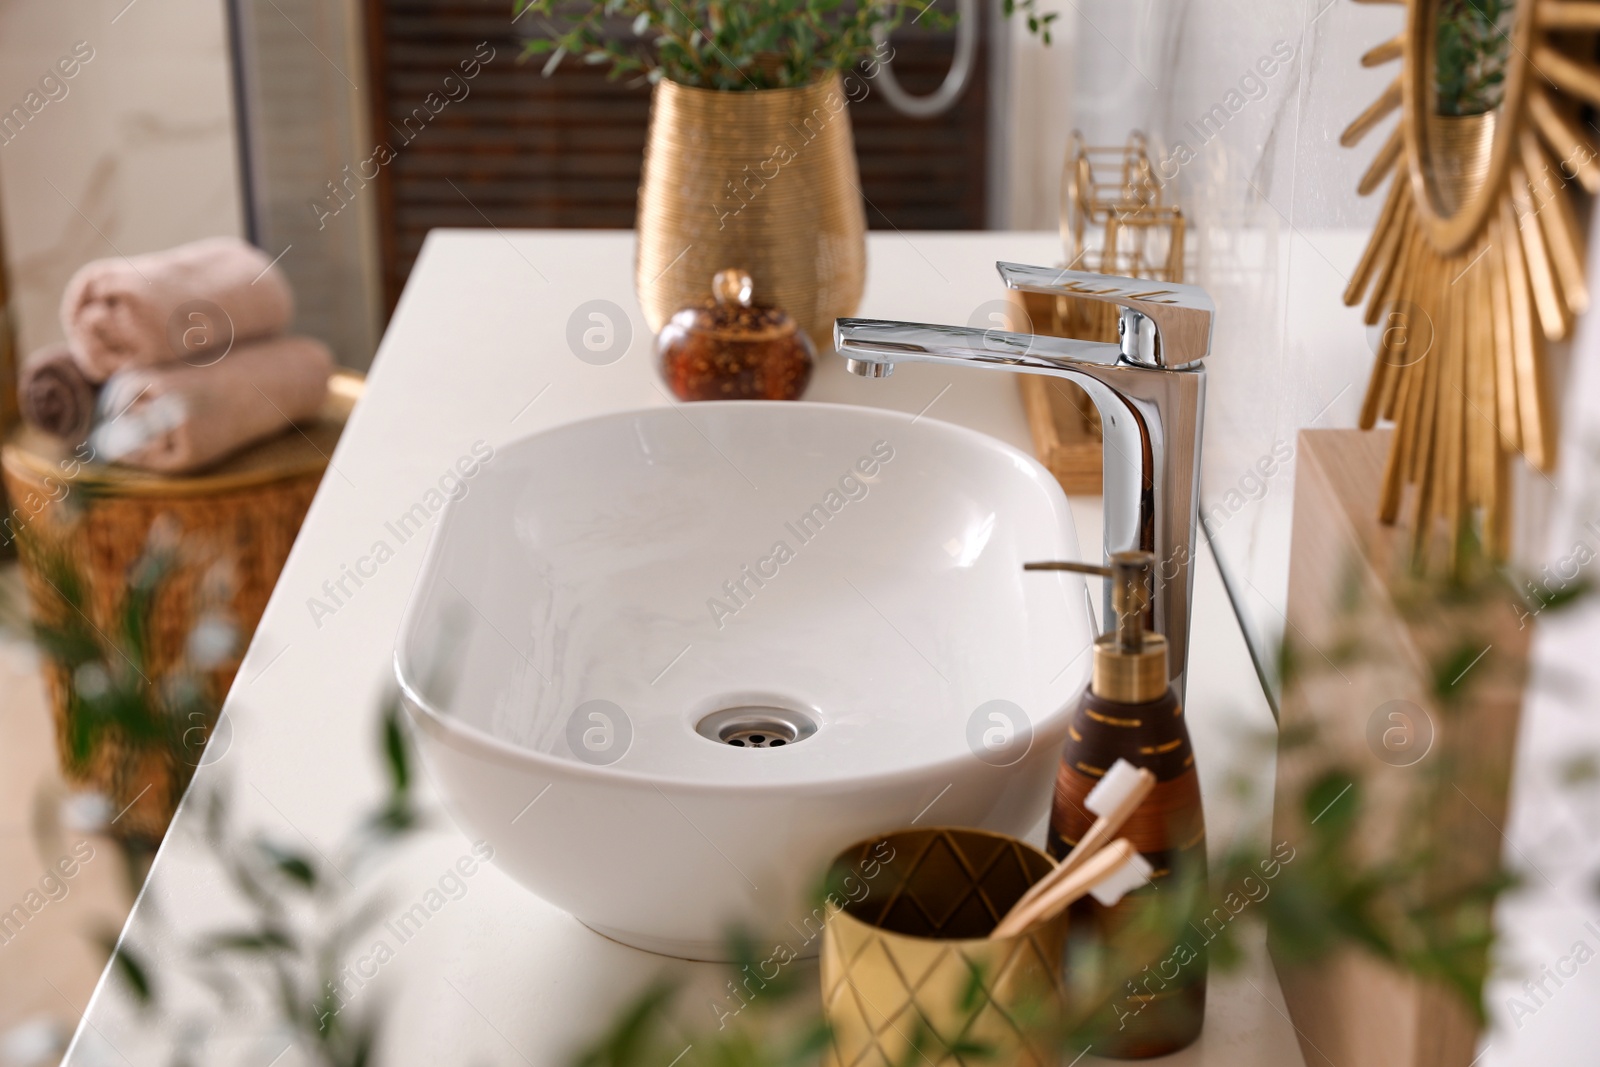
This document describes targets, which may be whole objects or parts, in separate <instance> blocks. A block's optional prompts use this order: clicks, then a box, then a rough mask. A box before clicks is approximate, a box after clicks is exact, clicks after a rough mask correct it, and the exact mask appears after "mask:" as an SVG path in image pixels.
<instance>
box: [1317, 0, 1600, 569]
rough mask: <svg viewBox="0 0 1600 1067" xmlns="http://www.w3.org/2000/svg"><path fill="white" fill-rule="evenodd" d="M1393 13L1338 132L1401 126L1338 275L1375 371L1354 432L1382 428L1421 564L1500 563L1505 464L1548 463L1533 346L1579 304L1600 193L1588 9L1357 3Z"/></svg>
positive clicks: (1390, 496)
mask: <svg viewBox="0 0 1600 1067" xmlns="http://www.w3.org/2000/svg"><path fill="white" fill-rule="evenodd" d="M1357 2H1360V3H1390V4H1394V5H1396V6H1401V7H1404V9H1405V25H1404V28H1403V29H1402V31H1401V32H1400V33H1399V34H1398V35H1397V36H1395V37H1394V38H1392V39H1390V40H1388V41H1385V42H1383V43H1382V44H1380V45H1378V46H1377V47H1375V48H1373V49H1372V50H1371V51H1369V52H1368V53H1367V54H1366V55H1364V56H1363V57H1362V59H1361V62H1362V65H1363V66H1367V67H1377V66H1382V65H1385V64H1388V63H1392V62H1395V61H1398V62H1399V63H1400V73H1399V76H1398V77H1396V78H1395V80H1394V81H1393V82H1391V83H1390V84H1389V86H1388V87H1387V88H1386V89H1385V90H1384V92H1383V94H1382V95H1381V96H1380V97H1379V98H1378V100H1377V101H1376V102H1375V103H1373V105H1372V106H1371V107H1369V108H1367V110H1366V111H1365V112H1363V113H1362V114H1361V116H1360V117H1358V118H1357V119H1356V120H1355V122H1353V123H1351V125H1350V127H1349V128H1348V129H1347V130H1345V132H1344V136H1343V137H1342V138H1341V143H1342V144H1344V145H1345V146H1347V147H1349V146H1352V145H1355V144H1356V143H1358V142H1359V141H1361V140H1362V138H1364V137H1365V136H1366V135H1367V134H1368V133H1369V132H1370V131H1371V130H1372V129H1373V128H1374V127H1376V126H1377V125H1378V124H1379V123H1381V122H1382V121H1383V119H1384V118H1386V117H1387V116H1388V115H1390V114H1391V113H1393V112H1395V111H1399V113H1400V119H1399V122H1398V124H1397V125H1396V127H1395V129H1394V131H1393V132H1392V133H1391V134H1390V136H1389V139H1388V140H1387V141H1385V142H1384V144H1383V146H1382V147H1381V148H1380V149H1379V150H1378V154H1377V156H1376V158H1375V159H1374V160H1373V162H1372V165H1371V166H1370V167H1369V168H1368V169H1367V171H1366V173H1365V174H1364V175H1363V176H1362V178H1361V182H1360V185H1359V191H1360V193H1361V194H1362V195H1363V196H1365V195H1368V194H1370V193H1372V192H1374V191H1376V190H1377V189H1379V188H1380V187H1381V186H1382V185H1383V184H1384V182H1385V180H1387V181H1388V186H1389V191H1388V196H1387V198H1386V200H1385V201H1384V204H1383V208H1382V211H1381V212H1380V214H1379V216H1378V222H1377V225H1376V226H1375V227H1374V229H1373V233H1372V238H1371V240H1370V241H1369V242H1368V244H1367V248H1366V251H1365V252H1364V253H1363V255H1362V257H1361V261H1360V263H1359V265H1358V266H1357V268H1356V272H1355V274H1354V275H1353V276H1352V277H1351V279H1350V285H1349V288H1348V289H1346V290H1345V294H1344V298H1345V302H1346V303H1347V304H1351V305H1355V304H1358V303H1360V302H1361V300H1362V298H1363V296H1365V297H1366V299H1367V307H1366V321H1367V323H1368V324H1369V326H1372V327H1374V329H1375V331H1376V336H1377V338H1378V343H1377V345H1376V348H1377V361H1376V362H1375V364H1374V366H1373V371H1372V377H1371V380H1370V381H1369V383H1368V386H1367V393H1366V397H1365V400H1364V401H1363V403H1362V407H1361V426H1362V428H1363V429H1371V428H1372V427H1373V426H1374V425H1376V424H1377V422H1378V421H1379V420H1380V419H1383V420H1388V421H1392V422H1393V423H1394V425H1395V432H1394V437H1393V441H1392V444H1391V446H1390V453H1389V461H1388V467H1387V470H1386V471H1385V474H1384V484H1383V491H1382V497H1381V503H1380V514H1381V517H1382V519H1383V521H1385V522H1388V523H1393V522H1395V521H1396V520H1397V519H1398V518H1399V517H1400V515H1401V512H1402V510H1404V511H1406V512H1407V513H1408V514H1409V517H1410V524H1411V529H1412V532H1413V540H1414V545H1415V547H1416V549H1417V550H1418V552H1419V553H1422V554H1432V553H1433V552H1434V551H1436V550H1437V546H1439V545H1440V544H1448V545H1450V546H1451V547H1452V548H1454V547H1456V546H1459V544H1460V543H1461V539H1462V538H1463V537H1464V536H1465V535H1467V534H1468V533H1469V532H1474V533H1476V534H1477V535H1478V536H1479V537H1481V539H1482V540H1483V542H1484V543H1485V544H1486V546H1487V547H1488V549H1489V551H1490V552H1491V553H1492V554H1493V555H1494V556H1496V557H1497V558H1504V556H1505V554H1506V552H1507V550H1508V548H1509V539H1510V528H1511V508H1510V505H1511V499H1510V497H1511V494H1510V486H1509V477H1510V462H1511V460H1512V459H1513V458H1514V457H1516V456H1518V455H1520V456H1522V457H1524V458H1525V459H1526V460H1527V462H1528V463H1530V464H1532V465H1533V466H1534V467H1535V468H1537V469H1539V470H1542V471H1548V470H1550V469H1551V468H1552V467H1553V465H1554V463H1555V458H1556V455H1555V411H1554V408H1553V405H1552V401H1551V397H1550V393H1549V383H1548V380H1547V377H1546V366H1545V348H1544V346H1545V342H1546V341H1551V340H1559V339H1560V338H1563V337H1565V336H1566V335H1567V333H1568V332H1569V331H1570V330H1571V328H1572V324H1573V318H1574V316H1575V315H1577V314H1578V313H1580V312H1581V311H1583V310H1584V308H1585V307H1587V306H1588V291H1587V288H1586V285H1585V281H1584V252H1583V248H1584V239H1583V231H1582V229H1581V227H1580V224H1579V222H1578V212H1577V210H1576V204H1575V200H1576V198H1577V197H1578V196H1580V195H1581V192H1582V191H1586V192H1588V193H1591V194H1592V193H1594V192H1596V191H1600V159H1597V157H1596V151H1595V147H1594V144H1593V142H1592V141H1591V139H1590V136H1589V134H1590V132H1592V131H1593V130H1594V127H1593V126H1591V125H1590V123H1589V121H1588V118H1587V114H1586V112H1587V109H1588V108H1590V107H1596V106H1600V66H1597V64H1596V58H1595V57H1596V54H1597V53H1596V41H1597V31H1600V0H1357Z"/></svg>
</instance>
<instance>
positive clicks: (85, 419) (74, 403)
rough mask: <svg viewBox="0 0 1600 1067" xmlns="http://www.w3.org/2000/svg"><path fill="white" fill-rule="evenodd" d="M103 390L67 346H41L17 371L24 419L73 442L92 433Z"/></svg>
mask: <svg viewBox="0 0 1600 1067" xmlns="http://www.w3.org/2000/svg"><path fill="white" fill-rule="evenodd" d="M99 392H100V387H99V386H98V385H95V384H94V383H93V382H91V381H89V379H87V378H85V377H84V376H83V370H82V369H81V368H80V367H79V366H78V364H77V361H76V360H74V359H73V358H72V350H71V349H69V348H68V347H67V346H66V345H47V346H45V347H44V348H41V349H39V350H38V351H37V352H35V353H34V354H33V355H31V356H29V357H28V358H27V359H25V360H23V361H22V368H21V370H19V371H18V372H17V406H18V407H20V408H21V409H22V417H23V419H25V420H26V421H27V422H28V424H29V425H31V426H37V427H38V428H39V429H41V430H43V431H44V432H45V433H48V434H54V435H55V436H57V437H60V438H63V439H65V440H67V441H70V442H72V443H73V444H76V443H77V442H79V441H82V440H83V439H84V438H85V437H87V436H88V435H89V427H90V426H92V425H93V424H94V408H95V398H96V396H97V395H98V394H99Z"/></svg>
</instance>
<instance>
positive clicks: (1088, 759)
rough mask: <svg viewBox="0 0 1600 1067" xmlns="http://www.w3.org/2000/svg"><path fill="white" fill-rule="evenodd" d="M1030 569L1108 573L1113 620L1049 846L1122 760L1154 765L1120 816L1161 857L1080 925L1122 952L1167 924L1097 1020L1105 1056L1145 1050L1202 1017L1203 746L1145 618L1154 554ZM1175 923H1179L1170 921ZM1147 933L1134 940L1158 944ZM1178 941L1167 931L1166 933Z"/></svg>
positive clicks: (1082, 826) (1144, 847) (1062, 775)
mask: <svg viewBox="0 0 1600 1067" xmlns="http://www.w3.org/2000/svg"><path fill="white" fill-rule="evenodd" d="M1025 566H1026V569H1028V570H1068V571H1077V572H1079V573H1082V574H1096V575H1100V576H1102V577H1105V578H1108V579H1110V581H1111V583H1112V589H1111V606H1112V609H1113V611H1114V612H1115V614H1116V620H1115V624H1114V626H1113V627H1112V628H1111V629H1110V630H1109V631H1108V632H1107V633H1105V634H1102V635H1101V636H1100V637H1098V638H1096V640H1095V643H1094V669H1093V674H1092V676H1091V680H1090V683H1089V688H1088V690H1087V691H1086V692H1085V693H1084V695H1083V700H1082V702H1081V703H1080V704H1079V706H1078V708H1077V709H1076V711H1074V712H1073V715H1072V718H1071V720H1070V723H1069V725H1068V729H1067V744H1066V748H1065V749H1064V750H1063V753H1062V757H1061V766H1060V769H1059V770H1058V772H1057V775H1056V788H1055V803H1054V805H1053V807H1052V810H1051V813H1050V833H1049V851H1050V854H1051V855H1052V856H1054V857H1055V858H1057V859H1060V858H1062V857H1064V856H1065V855H1066V854H1067V853H1068V852H1070V851H1071V850H1072V848H1073V847H1074V846H1075V845H1076V844H1077V842H1078V841H1079V839H1081V838H1082V836H1083V835H1084V833H1085V832H1086V831H1087V830H1088V829H1089V827H1090V826H1091V825H1092V823H1093V822H1094V817H1093V815H1091V814H1090V812H1089V811H1088V809H1087V806H1086V804H1085V798H1086V797H1087V796H1088V794H1089V792H1090V790H1092V789H1093V788H1094V787H1095V785H1096V784H1097V783H1098V782H1099V781H1100V779H1101V777H1102V776H1103V775H1104V774H1105V773H1106V770H1107V769H1108V768H1110V767H1111V766H1112V765H1113V764H1115V763H1116V762H1117V760H1119V759H1122V760H1126V761H1128V762H1129V763H1131V764H1133V765H1134V766H1135V767H1143V768H1146V769H1148V770H1149V771H1150V772H1151V773H1153V774H1154V775H1155V776H1156V785H1155V787H1154V789H1152V790H1151V792H1150V794H1149V796H1147V797H1146V798H1145V799H1144V801H1143V802H1141V803H1140V805H1139V807H1138V808H1137V809H1136V810H1135V811H1134V813H1133V815H1132V816H1131V817H1130V818H1129V819H1128V821H1127V823H1126V824H1125V825H1124V828H1123V831H1122V833H1123V836H1124V837H1126V838H1127V839H1128V840H1129V841H1131V842H1132V844H1133V846H1134V847H1135V848H1136V849H1138V850H1139V852H1140V854H1141V855H1143V856H1144V858H1145V859H1146V860H1147V861H1148V862H1149V863H1150V866H1151V867H1152V869H1153V874H1152V876H1151V880H1150V884H1149V885H1148V886H1145V887H1144V888H1142V889H1140V890H1138V891H1136V892H1134V893H1130V894H1128V896H1126V897H1125V898H1123V900H1122V901H1121V902H1120V903H1118V904H1116V905H1114V906H1112V907H1105V906H1103V905H1100V904H1098V903H1096V902H1094V901H1093V900H1085V901H1083V902H1081V903H1080V904H1079V905H1077V907H1079V909H1080V910H1079V912H1077V913H1076V914H1075V918H1079V919H1080V920H1081V926H1080V930H1082V929H1085V928H1086V929H1087V932H1088V936H1089V938H1090V939H1092V941H1093V942H1094V943H1095V944H1096V945H1097V946H1098V947H1099V948H1100V949H1101V950H1102V951H1104V952H1105V953H1106V954H1107V956H1108V957H1109V959H1110V961H1111V963H1112V965H1113V967H1115V966H1116V965H1117V964H1119V963H1120V964H1122V965H1123V966H1124V967H1125V966H1126V963H1127V961H1126V960H1118V959H1117V956H1118V950H1119V942H1120V943H1121V944H1122V945H1123V946H1124V949H1127V948H1128V947H1129V945H1130V939H1132V938H1136V935H1135V934H1134V931H1141V932H1143V931H1150V930H1157V929H1158V930H1160V931H1162V932H1163V933H1162V937H1161V940H1160V943H1159V944H1158V945H1156V946H1155V947H1156V948H1158V949H1159V951H1158V952H1157V953H1156V954H1155V956H1154V959H1150V960H1147V961H1146V962H1148V966H1143V965H1142V964H1141V967H1142V969H1140V970H1139V971H1138V973H1137V974H1135V975H1132V976H1131V977H1129V978H1128V980H1127V982H1126V986H1125V988H1119V989H1118V990H1117V991H1116V992H1115V993H1114V994H1113V997H1112V1000H1111V1002H1110V1004H1109V1005H1108V1006H1107V1007H1106V1009H1105V1010H1104V1012H1103V1013H1102V1017H1101V1018H1099V1019H1097V1020H1096V1024H1097V1025H1093V1030H1094V1031H1095V1033H1096V1037H1095V1043H1094V1052H1095V1055H1097V1056H1111V1057H1115V1058H1118V1059H1144V1058H1147V1057H1152V1056H1163V1055H1166V1054H1168V1053H1171V1052H1176V1051H1177V1050H1178V1049H1181V1048H1184V1047H1186V1046H1188V1045H1189V1044H1191V1043H1192V1042H1193V1041H1194V1040H1195V1038H1197V1037H1198V1036H1199V1035H1200V1028H1201V1025H1202V1024H1203V1022H1204V1020H1205V997H1206V956H1205V942H1204V939H1203V938H1198V937H1195V936H1193V931H1192V928H1191V927H1189V926H1188V925H1187V924H1186V923H1185V922H1183V921H1182V920H1183V918H1184V917H1186V914H1187V912H1186V909H1188V908H1190V906H1191V902H1192V901H1193V900H1194V894H1196V893H1204V892H1205V887H1206V836H1205V815H1204V812H1203V811H1202V809H1201V804H1200V781H1199V778H1198V776H1197V775H1196V773H1195V764H1194V750H1193V748H1192V747H1191V746H1190V743H1189V730H1188V727H1187V726H1186V725H1185V723H1184V718H1183V705H1182V704H1181V703H1180V702H1179V700H1178V697H1177V694H1176V693H1175V692H1173V690H1172V687H1171V686H1170V685H1169V684H1168V681H1167V678H1168V674H1167V642H1166V639H1165V638H1164V637H1162V636H1161V635H1160V634H1157V633H1152V632H1151V631H1149V630H1148V629H1146V628H1145V620H1146V618H1147V616H1148V615H1149V606H1150V598H1151V583H1152V579H1153V578H1154V577H1155V575H1154V569H1155V557H1154V556H1153V555H1152V554H1151V553H1149V552H1117V553H1114V554H1113V555H1112V557H1111V565H1110V566H1109V567H1103V566H1095V565H1092V564H1084V563H1055V562H1051V563H1029V564H1026V565H1025ZM1168 931H1170V934H1168V933H1167V932H1168ZM1149 940H1150V939H1149V937H1148V936H1145V937H1144V938H1143V940H1142V941H1140V943H1139V945H1138V947H1137V949H1136V951H1138V952H1139V954H1140V956H1141V957H1148V956H1150V954H1151V948H1152V945H1151V944H1150V943H1149ZM1169 942H1170V943H1169Z"/></svg>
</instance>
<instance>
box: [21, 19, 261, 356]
mask: <svg viewBox="0 0 1600 1067" xmlns="http://www.w3.org/2000/svg"><path fill="white" fill-rule="evenodd" d="M229 70H230V67H229V58H228V46H227V33H226V23H225V19H224V10H223V4H222V3H221V0H207V2H196V0H182V2H180V0H133V2H132V3H130V2H129V0H73V2H71V3H36V2H30V3H7V4H0V111H3V112H5V113H7V114H6V118H7V119H8V121H7V122H5V123H0V212H3V219H4V229H5V236H6V255H7V260H8V266H9V268H10V278H11V285H12V299H13V301H14V304H13V308H12V310H13V314H14V321H15V324H16V329H17V333H18V341H19V347H20V348H21V349H22V351H24V352H26V351H29V350H31V349H33V348H36V347H38V346H39V345H42V344H45V343H46V342H49V341H52V340H56V339H59V337H60V334H61V328H60V325H59V323H58V321H57V314H56V310H57V306H58V304H59V301H60V297H61V290H62V287H63V286H64V285H65V283H66V281H67V279H68V278H69V277H70V276H71V274H72V272H73V271H74V270H76V269H77V268H78V267H79V266H80V265H82V264H83V263H85V262H87V261H88V260H91V259H97V258H100V257H103V256H113V255H118V254H122V255H134V254H136V253H139V252H147V251H151V250H154V249H159V248H164V247H167V246H170V245H174V244H178V243H180V242H183V241H188V240H192V239H194V238H198V237H205V236H209V235H212V234H239V233H242V232H243V219H242V214H241V210H242V209H241V198H240V193H239V181H238V167H237V163H236V160H237V156H236V152H235V142H234V117H233V109H232V90H231V83H230V77H231V75H230V73H229ZM69 72H70V73H69ZM19 108H20V109H21V111H20V114H19V112H18V111H17V110H16V109H19ZM23 116H26V117H25V118H24V117H23Z"/></svg>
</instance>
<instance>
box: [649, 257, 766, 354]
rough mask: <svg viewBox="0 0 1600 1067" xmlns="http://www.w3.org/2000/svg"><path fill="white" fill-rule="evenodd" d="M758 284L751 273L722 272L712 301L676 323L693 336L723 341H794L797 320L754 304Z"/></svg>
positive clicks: (690, 310)
mask: <svg viewBox="0 0 1600 1067" xmlns="http://www.w3.org/2000/svg"><path fill="white" fill-rule="evenodd" d="M754 292H755V283H754V281H752V280H751V278H750V274H749V272H748V271H744V270H739V269H736V268H735V269H729V270H719V271H717V273H716V275H715V276H713V277H712V279H711V298H710V299H709V300H707V301H705V302H704V303H702V304H699V305H696V306H691V307H686V308H684V309H683V310H682V311H680V312H678V313H677V314H676V315H674V316H672V321H673V322H674V323H676V324H677V325H678V326H680V327H681V328H683V329H685V330H687V331H689V332H691V333H704V334H709V335H710V336H713V337H715V338H717V339H718V340H719V341H771V340H776V339H779V338H785V337H793V336H794V335H795V333H796V332H797V330H796V327H795V323H794V320H793V319H791V318H790V317H789V314H788V312H786V311H784V310H783V309H782V308H776V307H760V306H758V305H756V304H753V303H751V297H752V296H753V295H754Z"/></svg>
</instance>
